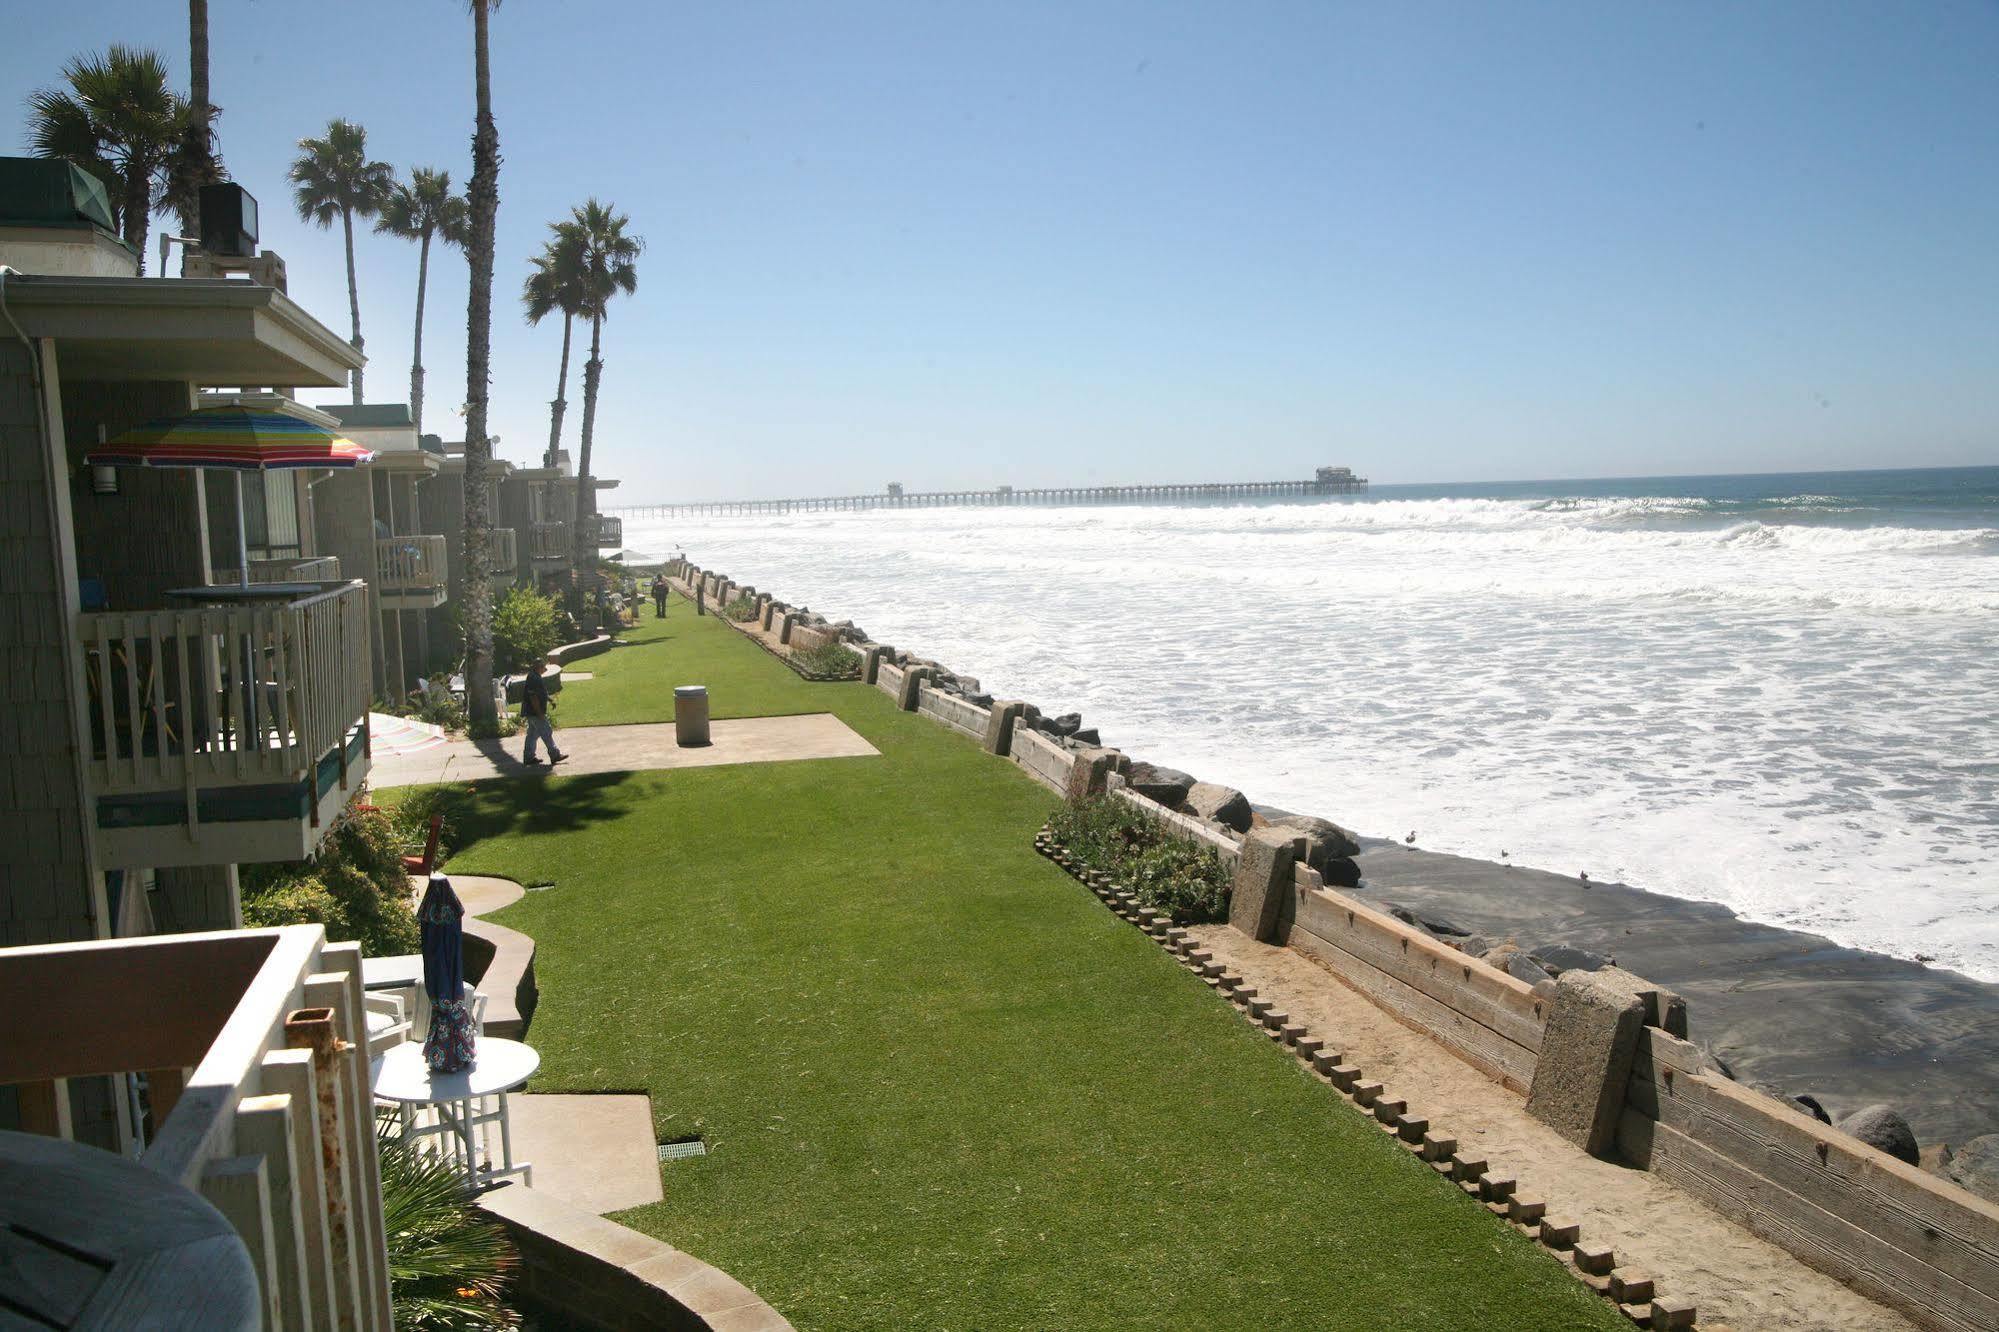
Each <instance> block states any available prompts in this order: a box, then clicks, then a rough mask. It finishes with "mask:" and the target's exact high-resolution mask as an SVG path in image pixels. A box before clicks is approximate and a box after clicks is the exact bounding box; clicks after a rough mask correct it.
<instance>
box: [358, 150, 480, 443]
mask: <svg viewBox="0 0 1999 1332" xmlns="http://www.w3.org/2000/svg"><path fill="white" fill-rule="evenodd" d="M468 214H469V210H468V209H467V208H466V205H465V201H464V200H463V199H461V198H459V197H458V196H457V195H455V194H453V193H452V192H451V174H450V173H449V172H447V171H433V170H431V169H430V168H429V167H416V168H414V169H413V170H411V172H410V179H409V184H407V185H405V184H403V183H401V182H400V181H399V182H397V183H396V184H395V185H394V186H392V187H391V188H390V190H389V197H388V198H386V199H384V200H383V201H382V215H381V216H380V217H378V218H376V219H375V230H377V231H382V232H387V233H388V234H389V235H391V236H400V237H402V238H403V239H404V240H413V241H415V242H416V243H417V247H418V248H417V261H416V344H415V346H414V347H413V348H412V349H411V351H410V418H411V419H412V420H414V421H415V422H416V428H417V433H418V434H422V433H423V290H424V287H425V286H426V285H427V284H428V283H429V281H430V240H431V237H432V236H435V237H437V239H439V240H441V241H443V242H444V243H445V244H446V245H456V246H458V247H459V248H460V249H463V248H464V247H465V240H466V234H465V233H466V228H467V227H468V226H469V225H470V218H469V215H468Z"/></svg>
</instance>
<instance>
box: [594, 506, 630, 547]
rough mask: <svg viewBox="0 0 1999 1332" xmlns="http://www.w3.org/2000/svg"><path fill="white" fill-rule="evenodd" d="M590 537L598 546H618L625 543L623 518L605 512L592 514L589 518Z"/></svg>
mask: <svg viewBox="0 0 1999 1332" xmlns="http://www.w3.org/2000/svg"><path fill="white" fill-rule="evenodd" d="M589 522H590V527H591V529H592V530H591V536H592V539H593V540H594V541H595V543H596V544H597V545H598V546H599V547H606V546H608V547H613V548H615V547H618V546H622V545H624V544H625V520H624V519H622V518H613V517H610V516H609V515H607V514H601V513H600V514H594V515H592V516H591V518H590V520H589Z"/></svg>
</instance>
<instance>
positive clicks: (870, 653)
mask: <svg viewBox="0 0 1999 1332" xmlns="http://www.w3.org/2000/svg"><path fill="white" fill-rule="evenodd" d="M894 651H895V649H894V648H892V647H890V646H889V645H888V644H886V643H870V644H868V645H867V646H866V647H865V648H863V649H861V683H862V684H873V683H874V682H875V680H876V678H877V677H878V676H879V675H880V674H881V665H882V660H883V658H885V657H887V656H888V655H889V654H890V653H892V652H894Z"/></svg>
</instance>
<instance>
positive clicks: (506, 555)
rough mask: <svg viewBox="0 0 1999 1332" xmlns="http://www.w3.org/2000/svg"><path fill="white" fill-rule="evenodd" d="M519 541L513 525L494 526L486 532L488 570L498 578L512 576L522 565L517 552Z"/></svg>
mask: <svg viewBox="0 0 1999 1332" xmlns="http://www.w3.org/2000/svg"><path fill="white" fill-rule="evenodd" d="M518 546H519V543H518V541H517V539H516V535H515V532H514V529H513V528H511V527H494V528H489V529H487V532H486V572H487V573H489V574H492V575H493V576H494V577H496V578H511V577H513V575H514V571H515V570H516V569H518V568H520V567H521V565H520V556H519V555H518V554H517V553H516V552H517V550H518Z"/></svg>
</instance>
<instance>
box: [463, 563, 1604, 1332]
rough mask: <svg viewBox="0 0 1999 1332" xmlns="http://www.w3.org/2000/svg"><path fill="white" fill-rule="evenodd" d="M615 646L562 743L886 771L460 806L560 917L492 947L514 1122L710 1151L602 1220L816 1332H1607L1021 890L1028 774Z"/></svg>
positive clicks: (479, 865)
mask: <svg viewBox="0 0 1999 1332" xmlns="http://www.w3.org/2000/svg"><path fill="white" fill-rule="evenodd" d="M629 638H630V641H631V642H632V644H633V646H629V647H622V648H617V649H614V650H613V651H612V652H610V653H609V654H607V655H605V656H602V657H598V658H595V659H593V661H591V662H589V663H585V664H584V669H593V670H594V672H595V674H596V679H594V680H591V681H585V682H578V683H574V684H572V685H570V686H568V687H567V688H565V689H564V690H563V692H562V694H561V699H560V706H559V709H558V712H559V718H560V720H561V722H563V723H565V724H567V725H570V726H577V725H582V724H586V723H589V724H604V723H611V722H637V721H658V720H664V719H666V718H667V717H669V716H670V715H671V711H672V703H671V686H672V685H674V684H676V683H682V684H684V683H705V684H707V685H708V687H709V690H710V693H711V697H712V700H713V705H714V712H715V714H716V715H717V716H724V717H726V716H742V715H746V714H755V713H796V712H817V711H829V712H833V713H836V714H838V715H839V716H840V717H841V718H843V719H844V720H845V721H846V722H847V723H848V724H849V725H851V726H852V727H854V729H855V730H857V731H859V732H860V733H861V734H862V735H864V736H866V737H867V738H868V739H869V740H870V741H871V742H872V743H873V744H874V745H875V746H876V748H878V749H879V750H881V757H879V758H860V759H829V760H820V761H813V762H803V763H775V764H763V765H754V766H742V767H716V768H695V769H685V770H681V771H677V772H670V773H669V772H657V773H640V774H623V775H609V776H578V777H561V776H554V777H550V778H548V779H546V780H538V781H533V782H509V783H492V784H489V785H486V786H483V787H481V788H479V789H478V790H477V791H476V793H472V794H468V795H465V796H464V797H462V799H461V801H460V803H459V805H458V807H457V811H456V813H455V816H454V817H455V821H456V823H457V824H458V828H459V838H460V841H461V843H462V844H463V847H462V849H461V850H460V851H459V852H458V854H457V855H456V856H455V857H454V858H453V859H452V861H451V862H450V868H452V869H454V870H461V871H465V872H475V871H476V872H483V873H492V874H503V875H508V876H511V877H513V878H516V879H521V880H526V881H530V882H533V881H538V880H545V879H546V880H554V881H555V885H556V886H555V887H554V888H552V889H549V890H547V891H544V892H535V893H530V894H528V896H527V897H526V898H525V899H524V900H522V901H521V902H520V903H518V904H517V905H515V906H513V907H510V908H509V909H508V910H507V911H506V912H504V913H503V914H502V915H501V916H500V917H499V919H501V920H502V921H504V923H506V924H507V925H510V926H512V927H514V928H516V929H520V930H523V931H526V932H527V933H528V934H531V935H533V936H534V937H535V939H536V940H537V941H538V942H539V953H538V957H537V962H536V970H537V975H538V977H539V981H540V986H541V1006H540V1009H539V1010H538V1012H537V1013H536V1015H535V1019H534V1026H533V1032H532V1039H533V1041H534V1044H535V1045H536V1046H538V1047H539V1048H540V1050H541V1052H542V1056H543V1063H542V1072H541V1073H540V1075H539V1076H537V1077H536V1078H535V1080H534V1083H533V1084H532V1086H533V1089H534V1090H540V1091H593V1090H635V1089H643V1090H645V1091H647V1092H649V1093H651V1096H652V1104H653V1111H654V1115H655V1118H656V1120H657V1126H658V1129H659V1133H660V1136H661V1137H662V1138H666V1137H674V1136H679V1135H683V1134H688V1133H694V1132H699V1133H702V1134H704V1135H706V1137H707V1140H708V1142H709V1145H710V1150H711V1154H710V1155H709V1156H707V1157H706V1158H702V1159H697V1160H692V1161H685V1162H676V1163H674V1164H672V1165H670V1166H667V1167H665V1175H664V1180H665V1190H666V1199H665V1201H664V1202H662V1203H659V1204H657V1205H653V1206H648V1207H643V1208H638V1209H636V1210H633V1211H630V1212H626V1213H623V1214H621V1215H620V1216H619V1217H618V1219H619V1220H621V1221H623V1222H624V1223H626V1224H627V1225H631V1226H635V1227H637V1228H638V1229H640V1230H644V1231H648V1232H650V1233H652V1234H655V1235H657V1236H659V1237H661V1238H662V1239H665V1240H667V1241H669V1242H670V1243H672V1244H675V1245H677V1246H679V1247H681V1248H683V1249H686V1250H688V1251H689V1252H691V1253H694V1254H696V1255H698V1256H700V1257H701V1258H703V1259H706V1260H708V1261H710V1262H712V1263H715V1264H716V1265H718V1266H720V1267H721V1268H723V1269H724V1270H726V1271H728V1272H730V1273H731V1274H733V1275H735V1276H737V1277H738V1278H740V1279H742V1280H743V1281H745V1282H747V1283H748V1284H749V1285H750V1286H751V1287H753V1288H754V1289H755V1290H756V1291H757V1292H758V1293H759V1294H760V1295H762V1296H763V1297H764V1298H765V1299H767V1300H769V1301H770V1302H771V1303H772V1304H773V1305H775V1306H776V1307H777V1308H778V1309H779V1310H780V1311H781V1312H783V1313H784V1314H786V1315H787V1316H788V1317H790V1318H791V1319H792V1320H794V1322H796V1323H797V1325H798V1326H799V1327H800V1328H804V1329H822V1328H871V1329H876V1328H878V1329H915V1328H923V1329H929V1328H954V1329H1009V1328H1173V1329H1182V1328H1189V1329H1208V1328H1240V1329H1258V1330H1259V1332H1260V1330H1262V1329H1282V1328H1298V1329H1307V1328H1309V1329H1327V1328H1339V1329H1397V1330H1404V1329H1422V1328H1439V1329H1442V1328H1452V1329H1456V1328H1468V1327H1483V1328H1508V1329H1512V1328H1533V1329H1568V1328H1576V1329H1583V1328H1613V1327H1618V1326H1622V1325H1623V1323H1622V1320H1621V1319H1620V1318H1619V1317H1618V1316H1617V1315H1616V1314H1615V1313H1614V1312H1613V1311H1612V1310H1611V1309H1610V1307H1609V1306H1608V1305H1607V1304H1605V1303H1603V1302H1602V1301H1599V1300H1597V1299H1596V1298H1594V1297H1592V1296H1590V1295H1588V1294H1587V1293H1586V1292H1585V1291H1584V1289H1583V1288H1582V1286H1581V1285H1580V1284H1579V1283H1578V1282H1576V1280H1575V1279H1574V1278H1573V1277H1572V1276H1569V1275H1568V1274H1566V1273H1565V1272H1563V1271H1562V1269H1561V1268H1560V1266H1559V1265H1558V1264H1557V1263H1556V1262H1555V1260H1554V1259H1552V1258H1551V1257H1549V1256H1547V1255H1546V1254H1544V1253H1543V1252H1541V1251H1540V1250H1539V1249H1538V1248H1537V1247H1536V1246H1535V1245H1533V1244H1531V1243H1529V1242H1528V1241H1526V1240H1524V1239H1522V1238H1521V1237H1520V1236H1518V1235H1517V1234H1515V1233H1513V1232H1512V1231H1510V1230H1508V1229H1507V1228H1506V1227H1504V1226H1503V1225H1501V1224H1500V1223H1498V1222H1497V1221H1495V1220H1494V1219H1493V1218H1492V1217H1490V1216H1489V1215H1487V1214H1486V1213H1485V1212H1484V1211H1483V1210H1482V1209H1481V1208H1479V1207H1478V1206H1477V1205H1476V1204H1475V1203H1473V1202H1472V1201H1471V1200H1469V1199H1467V1198H1466V1197H1464V1196H1463V1195H1462V1194H1461V1193H1459V1192H1458V1190H1457V1189H1456V1188H1455V1187H1453V1186H1452V1185H1450V1184H1449V1183H1447V1182H1446V1181H1444V1180H1441V1179H1439V1178H1438V1177H1437V1176H1436V1175H1435V1174H1434V1173H1432V1172H1431V1171H1430V1170H1429V1169H1427V1168H1426V1167H1424V1166H1422V1165H1421V1164H1420V1163H1418V1162H1416V1161H1414V1160H1413V1159H1412V1158H1410V1157H1409V1156H1408V1154H1407V1153H1406V1152H1404V1151H1403V1150H1402V1149H1400V1148H1398V1147H1396V1146H1395V1145H1394V1144H1392V1143H1391V1142H1390V1141H1389V1140H1387V1139H1386V1138H1385V1137H1384V1136H1383V1135H1382V1134H1381V1133H1380V1132H1379V1130H1377V1129H1376V1128H1374V1127H1373V1126H1372V1124H1371V1122H1370V1121H1367V1120H1365V1119H1364V1118H1363V1117H1362V1116H1361V1115H1359V1114H1357V1113H1355V1112H1354V1111H1352V1110H1351V1109H1349V1108H1346V1107H1345V1106H1342V1105H1341V1104H1339V1103H1338V1100H1337V1097H1336V1095H1335V1094H1334V1093H1333V1092H1332V1091H1331V1090H1330V1089H1329V1088H1326V1087H1324V1086H1323V1085H1321V1084H1320V1083H1318V1082H1317V1081H1315V1080H1313V1079H1312V1078H1311V1077H1310V1076H1309V1075H1308V1074H1307V1073H1306V1072H1305V1071H1304V1070H1303V1069H1302V1068H1301V1067H1300V1065H1299V1064H1298V1063H1297V1061H1295V1060H1294V1059H1292V1058H1290V1057H1289V1056H1287V1055H1285V1054H1283V1053H1281V1052H1280V1051H1278V1050H1276V1049H1274V1048H1273V1047H1272V1046H1271V1044H1270V1042H1269V1041H1268V1040H1267V1039H1266V1038H1264V1037H1262V1036H1260V1035H1258V1034H1256V1033H1255V1032H1253V1031H1252V1030H1251V1029H1250V1028H1249V1026H1248V1025H1247V1024H1246V1023H1244V1022H1243V1021H1242V1020H1241V1019H1240V1018H1239V1017H1237V1016H1236V1014H1235V1013H1234V1011H1233V1010H1232V1009H1231V1008H1230V1007H1229V1005H1228V1004H1226V1003H1225V1002H1224V1001H1222V1000H1221V999H1220V998H1219V997H1217V996H1216V995H1215V994H1214V993H1212V992H1211V991H1210V990H1208V988H1207V987H1205V986H1204V985H1202V984H1201V983H1200V982H1199V981H1197V980H1195V979H1194V978H1193V977H1192V976H1191V975H1190V974H1189V973H1188V972H1186V971H1185V970H1183V969H1182V968H1181V967H1179V966H1178V965H1176V964H1175V963H1173V962H1172V961H1170V960H1168V958H1167V956H1166V954H1165V953H1164V952H1163V950H1161V949H1159V948H1158V947H1157V946H1156V945H1155V944H1153V943H1151V942H1150V941H1149V940H1147V939H1146V938H1145V937H1144V936H1142V935H1141V934H1140V933H1139V932H1138V931H1136V930H1134V929H1132V928H1131V927H1130V926H1128V925H1125V924H1123V923H1122V922H1120V921H1118V920H1116V919H1115V918H1114V917H1112V916H1111V915H1110V913H1109V912H1108V911H1106V910H1105V909H1104V908H1103V906H1102V905H1101V904H1100V903H1098V902H1097V900H1096V899H1095V898H1093V897H1092V896H1090V895H1089V894H1088V893H1086V892H1085V891H1083V890H1082V889H1081V888H1079V887H1078V886H1077V885H1076V884H1074V883H1073V882H1071V881H1070V880H1069V879H1068V878H1066V877H1065V876H1063V875H1062V874H1061V873H1060V872H1059V871H1057V870H1056V869H1055V868H1054V867H1053V866H1051V865H1049V864H1048V863H1046V862H1045V861H1043V860H1041V859H1040V858H1039V857H1037V856H1036V855H1035V854H1034V850H1033V847H1032V845H1031V844H1030V839H1031V837H1032V835H1033V832H1034V830H1035V829H1036V828H1037V827H1038V826H1039V825H1040V823H1041V821H1042V819H1043V818H1044V817H1045V816H1046V815H1047V813H1048V810H1049V808H1050V806H1051V802H1052V797H1050V796H1049V795H1048V794H1047V793H1046V792H1044V791H1043V790H1042V789H1041V788H1040V787H1038V786H1036V785H1034V784H1033V783H1031V782H1030V781H1029V780H1028V779H1027V778H1025V777H1024V776H1022V775H1021V774H1019V773H1018V772H1017V771H1016V770H1014V769H1013V768H1012V767H1011V765H1008V764H1006V763H1004V762H1001V761H999V760H996V759H993V758H990V757H988V756H986V755H984V754H982V753H980V752H979V751H978V749H977V748H976V746H974V745H973V744H972V743H971V742H969V741H967V740H965V739H963V738H961V737H959V736H957V735H956V734H954V733H952V732H949V731H947V730H946V729H945V728H943V727H941V726H938V725H936V724H934V723H932V722H930V721H927V720H924V719H922V718H918V717H915V716H912V715H905V714H902V713H898V712H896V711H895V710H894V708H893V707H892V706H891V704H890V703H889V701H888V699H887V698H886V697H885V696H884V695H883V694H881V693H880V692H879V691H877V690H875V689H873V688H871V687H868V686H863V685H858V684H807V683H805V682H804V681H802V680H800V679H799V678H798V677H796V676H794V675H792V674H791V673H790V672H789V671H787V670H786V669H785V668H784V667H782V666H780V665H779V664H778V663H776V662H774V661H772V660H771V659H769V658H768V657H767V656H765V655H764V654H763V652H762V651H761V650H759V649H758V648H756V647H755V646H753V645H752V644H750V643H748V642H746V641H743V640H742V639H740V638H738V637H737V636H736V635H734V634H733V633H732V632H731V631H730V630H728V629H727V628H725V627H724V626H722V625H720V624H718V623H716V622H715V621H714V620H712V619H707V620H697V619H696V618H695V617H694V616H693V614H692V608H691V607H689V606H688V605H687V604H686V603H684V602H682V601H680V600H679V599H678V598H676V599H675V601H674V604H673V611H672V613H671V614H670V615H669V617H668V618H667V620H666V621H665V622H664V623H661V622H659V621H655V620H653V619H652V618H651V617H650V616H648V617H647V618H646V619H645V620H644V621H643V622H642V624H641V626H640V628H639V629H638V630H637V631H634V632H633V633H631V634H630V635H629ZM1411 1039H1415V1037H1413V1036H1412V1037H1411Z"/></svg>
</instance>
